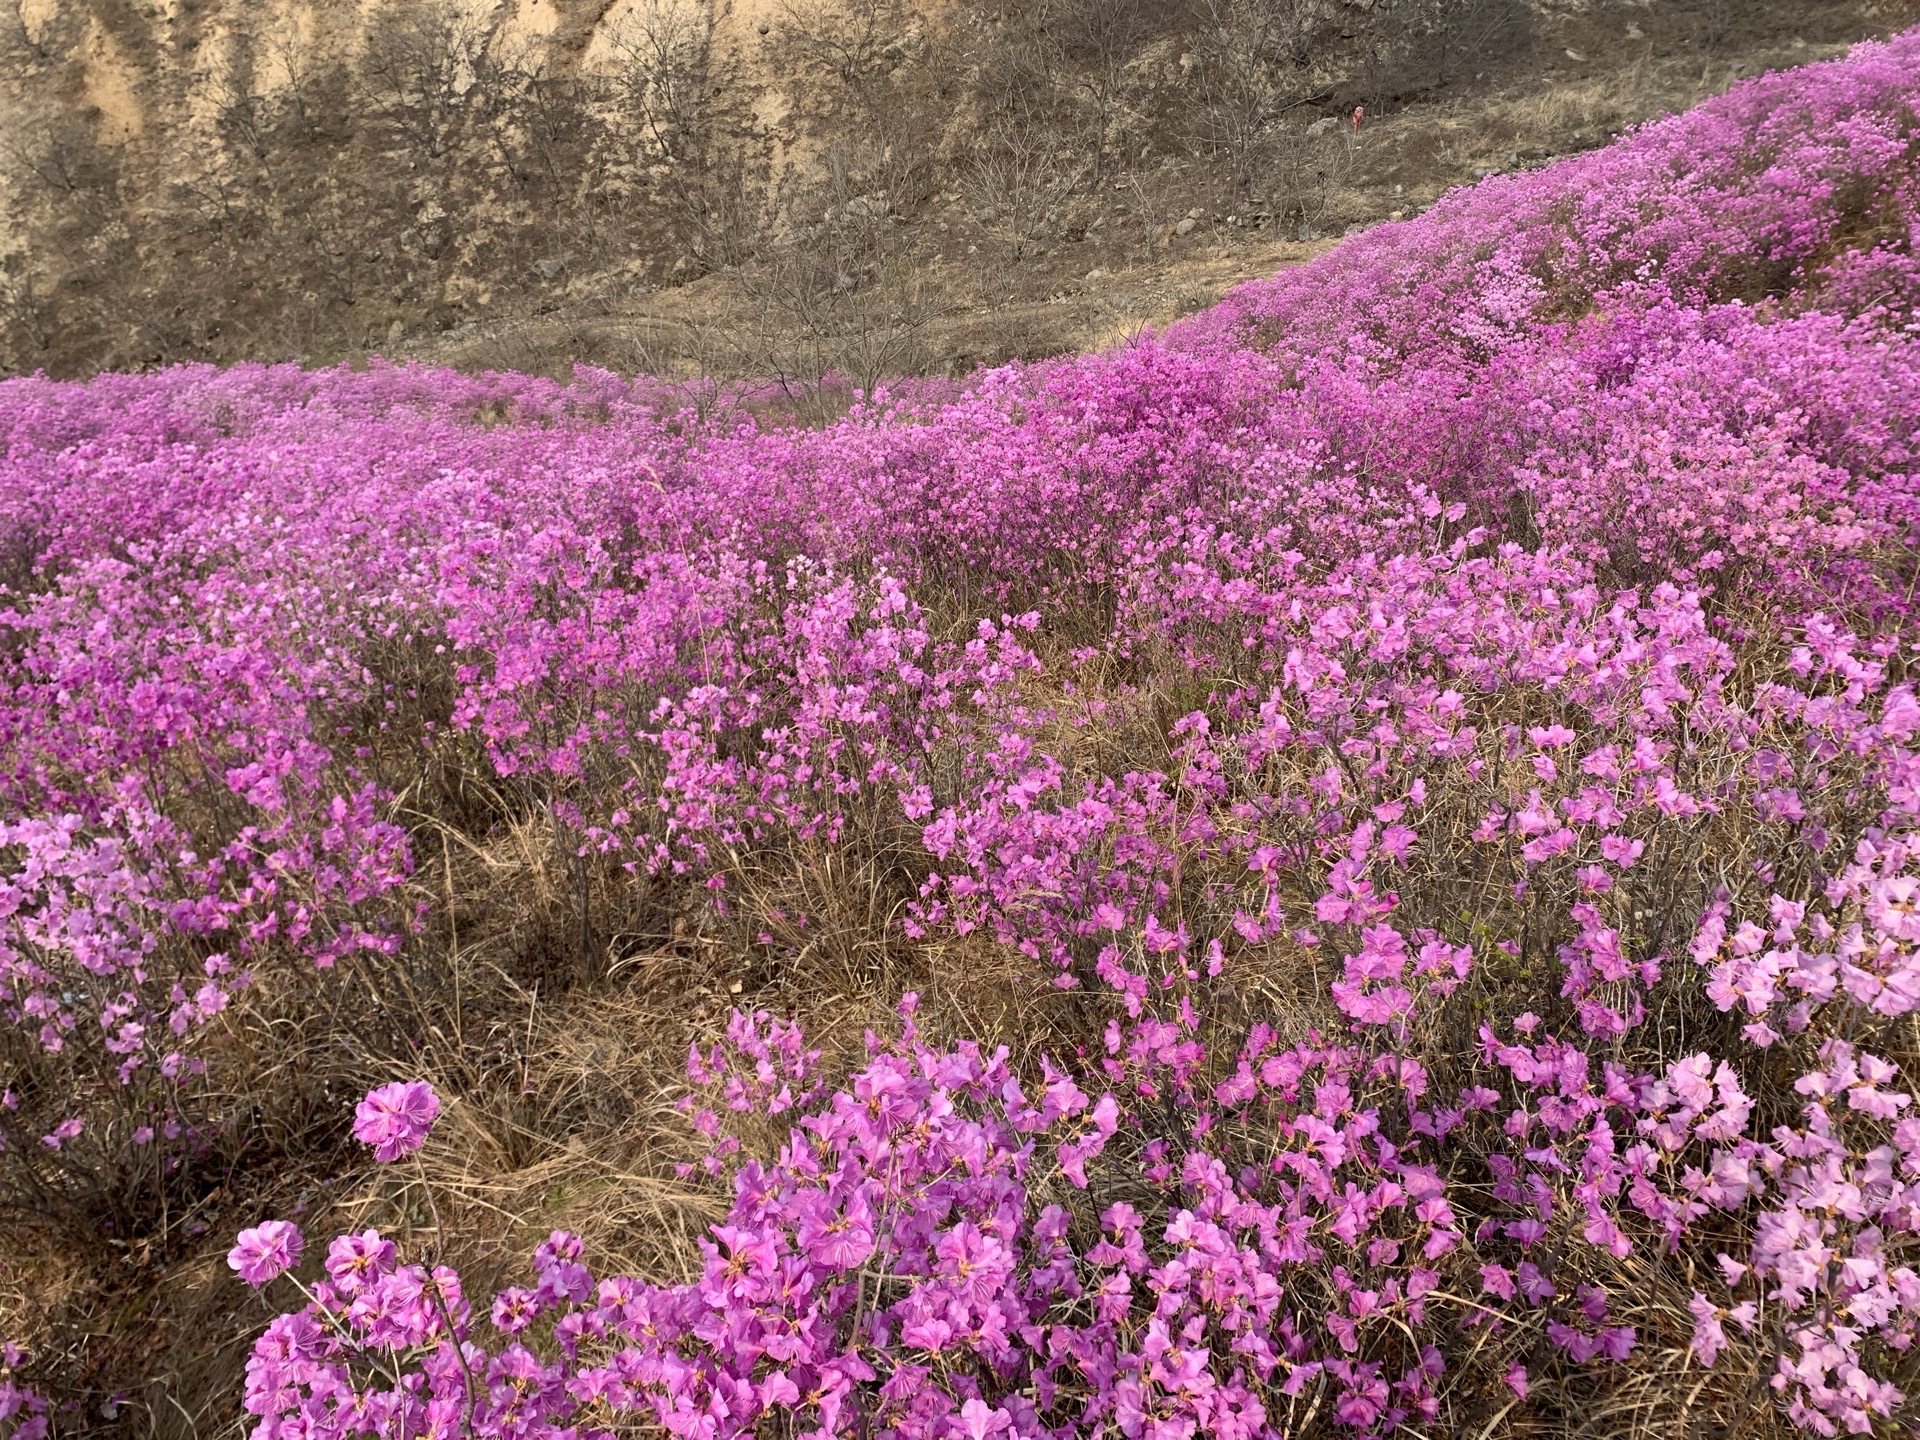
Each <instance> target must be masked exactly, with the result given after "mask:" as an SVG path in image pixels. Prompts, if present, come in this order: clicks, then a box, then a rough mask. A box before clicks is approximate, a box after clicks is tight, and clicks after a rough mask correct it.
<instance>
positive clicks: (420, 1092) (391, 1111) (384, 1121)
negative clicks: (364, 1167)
mask: <svg viewBox="0 0 1920 1440" xmlns="http://www.w3.org/2000/svg"><path fill="white" fill-rule="evenodd" d="M439 1114H440V1097H439V1096H438V1095H436V1094H434V1092H433V1086H431V1085H429V1084H428V1083H427V1082H426V1081H424V1080H396V1081H395V1082H394V1083H392V1084H391V1085H382V1086H381V1087H380V1088H379V1089H377V1090H369V1091H368V1092H367V1098H366V1099H364V1100H362V1101H361V1102H360V1104H359V1105H358V1106H357V1107H356V1108H355V1110H354V1112H353V1138H354V1139H356V1140H358V1141H360V1142H361V1143H362V1144H363V1145H371V1146H373V1153H374V1158H376V1159H378V1160H398V1159H399V1158H400V1157H401V1156H403V1155H411V1154H413V1152H414V1151H416V1150H418V1149H419V1148H420V1147H421V1146H422V1145H424V1144H426V1143H427V1132H428V1131H429V1130H431V1129H432V1128H433V1122H434V1120H435V1119H436V1118H437V1117H438V1116H439Z"/></svg>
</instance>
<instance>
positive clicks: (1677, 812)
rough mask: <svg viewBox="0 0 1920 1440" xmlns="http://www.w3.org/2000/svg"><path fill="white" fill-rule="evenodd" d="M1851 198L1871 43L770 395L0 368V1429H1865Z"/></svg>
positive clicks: (1898, 415) (1079, 1432)
mask: <svg viewBox="0 0 1920 1440" xmlns="http://www.w3.org/2000/svg"><path fill="white" fill-rule="evenodd" d="M1917 238H1920V33H1916V34H1912V35H1908V36H1905V37H1902V38H1899V39H1896V40H1894V41H1892V42H1891V43H1888V44H1885V45H1867V46H1863V47H1861V48H1860V49H1858V50H1856V51H1855V52H1854V53H1853V54H1852V55H1851V56H1850V57H1848V58H1846V59H1845V60H1842V61H1837V62H1833V63H1829V64H1823V65H1818V66H1813V67H1810V68H1807V69H1803V70H1799V71H1793V72H1787V73H1780V74H1773V75H1768V76H1763V77H1760V78H1758V79H1754V80H1751V81H1748V82H1746V83H1744V84H1742V85H1740V86H1739V87H1737V88H1736V89H1735V90H1733V91H1732V92H1730V93H1729V94H1727V95H1726V96H1724V97H1722V98H1720V99H1718V100H1715V101H1713V102H1710V103H1709V104H1707V105H1705V106H1703V107H1702V108H1700V109H1698V110H1696V111H1693V112H1690V113H1688V114H1686V115H1683V116H1680V117H1678V118H1675V119H1672V120H1668V121H1665V122H1662V123H1660V124H1657V125H1654V126H1651V127H1649V128H1646V129H1643V130H1641V131H1638V132H1636V133H1634V134H1632V135H1630V136H1627V137H1625V138H1623V139H1621V140H1619V141H1618V142H1616V143H1615V144H1613V145H1612V146H1611V147H1609V148H1607V149H1605V150H1601V151H1597V152H1594V153H1591V154H1588V155H1585V156H1581V157H1578V158H1575V159H1571V160H1566V161H1562V162H1560V163H1557V164H1555V165H1552V166H1550V167H1548V168H1545V169H1542V170H1539V171H1536V172H1533V173H1530V174H1518V175H1509V176H1499V177H1493V178H1490V179H1488V180H1486V181H1484V182H1482V183H1481V184H1479V185H1477V186H1475V187H1473V188H1471V189H1469V190H1463V191H1457V192H1454V193H1453V194H1451V195H1450V196H1448V197H1447V198H1446V199H1444V200H1442V201H1441V202H1440V203H1439V204H1438V205H1437V206H1435V207H1434V208H1433V209H1432V210H1431V211H1429V212H1428V213H1426V214H1425V215H1422V216H1420V217H1418V218H1416V219H1413V220H1409V221H1406V222H1403V223H1395V224H1388V225H1383V226H1380V227H1377V228H1375V229H1373V230H1370V231H1368V232H1366V233H1364V234H1361V235H1357V236H1354V237H1352V238H1349V239H1348V240H1347V241H1346V242H1344V243H1343V244H1341V245H1340V246H1339V247H1338V248H1336V249H1335V250H1333V251H1332V252H1330V253H1328V254H1327V255H1326V256H1324V257H1323V258H1321V259H1320V260H1318V261H1315V262H1314V263H1312V264H1309V265H1305V266H1301V267H1298V268H1296V269H1292V270H1289V271H1287V272H1284V273H1283V274H1281V275H1279V276H1277V277H1275V278H1274V279H1272V280H1270V281H1266V282H1262V283H1258V284H1255V285H1251V286H1248V287H1246V288H1244V289H1242V290H1240V291H1238V292H1236V293H1235V294H1233V295H1232V296H1230V297H1229V298H1228V300H1227V301H1226V302H1225V303H1223V304H1222V305H1220V306H1219V307H1217V308H1216V309H1214V310H1211V311H1208V312H1206V313H1204V314H1202V315H1199V316H1196V317H1194V318H1193V319H1191V320H1189V321H1186V322H1184V323H1182V324H1181V325H1179V326H1176V327H1175V328H1174V329H1172V330H1171V331H1169V332H1168V333H1165V334H1162V335H1159V336H1156V337H1150V338H1148V339H1146V340H1144V341H1142V342H1141V343H1139V344H1136V345H1133V346H1131V347H1128V348H1124V349H1120V350H1116V351H1113V352H1111V353H1106V354H1101V355H1095V356H1089V357H1084V358H1080V359H1075V360H1071V361H1060V362H1052V363H1048V364H1043V365H1030V366H1014V367H1009V368H1004V369H998V370H992V371H988V372H984V373H981V374H978V375H975V376H974V377H972V378H971V379H970V380H969V381H966V382H964V383H960V384H957V385H952V386H945V384H944V382H942V385H941V386H939V387H936V386H934V385H932V384H928V383H921V384H917V385H915V386H910V387H904V388H902V389H901V390H899V391H898V392H896V393H893V394H887V393H877V394H874V395H871V396H867V397H863V398H861V399H860V401H859V403H857V404H855V405H854V406H853V407H852V408H851V409H850V410H849V411H848V412H847V413H846V414H845V416H844V417H843V418H841V419H839V420H837V421H835V422H834V423H831V424H828V425H825V426H823V427H817V428H804V427H800V426H795V425H789V424H783V423H781V422H780V421H779V420H778V419H777V418H774V416H773V415H772V412H771V411H770V410H769V408H768V407H767V406H765V405H764V404H762V403H760V400H761V398H764V397H756V396H755V395H754V394H752V393H751V392H749V391H746V390H734V391H726V392H721V391H706V392H703V393H701V394H700V395H698V396H692V395H687V394H682V393H679V392H676V391H673V390H671V389H669V388H666V387H663V386H661V385H659V384H656V383H653V382H628V381H625V380H622V379H620V378H618V377H615V376H613V375H610V374H604V373H583V374H581V375H580V376H579V377H578V378H577V379H576V380H575V381H574V383H572V384H570V385H558V384H554V383H552V382H548V381H542V380H534V379H529V378H523V377H516V376H510V375H487V376H479V377H475V376H466V375H459V374H454V373H451V372H440V371H432V370H423V369H415V368H376V369H373V370H370V371H366V372H363V373H352V372H347V371H328V372H302V371H298V370H295V369H291V368H285V369H281V368H275V369H261V368H246V367H242V368H238V369H234V370H228V371H222V372H215V371H212V370H206V369H173V370H166V371H161V372H159V373H155V374H150V375H141V376H102V377H100V378H98V379H96V380H94V381H92V382H90V383H87V384H84V385H70V384H56V383H52V382H48V381H44V380H34V379H28V380H15V381H9V382H6V383H5V384H0V444H4V459H3V460H0V582H4V585H5V587H6V588H5V590H4V592H0V691H3V692H4V700H3V701H0V846H3V847H4V848H0V860H3V863H0V1009H3V1014H4V1021H5V1024H4V1026H0V1080H3V1081H4V1085H3V1086H0V1089H4V1095H0V1140H4V1148H0V1223H3V1225H4V1228H3V1229H0V1235H4V1237H5V1238H4V1241H3V1242H0V1258H4V1260H5V1262H6V1270H5V1272H4V1278H3V1279H0V1314H4V1316H5V1319H6V1323H7V1325H8V1326H9V1328H10V1334H11V1336H12V1338H13V1339H14V1340H15V1341H17V1342H18V1343H19V1344H20V1345H22V1346H24V1347H25V1352H24V1354H22V1353H20V1352H17V1351H14V1350H12V1349H9V1351H8V1352H7V1353H8V1357H9V1363H10V1364H11V1365H12V1366H13V1367H14V1368H13V1370H12V1372H11V1375H12V1378H11V1379H8V1380H6V1381H4V1382H0V1433H10V1434H11V1435H12V1436H14V1437H17V1440H33V1437H35V1436H37V1435H39V1434H42V1433H44V1432H45V1429H46V1427H47V1424H48V1422H49V1421H51V1423H52V1425H53V1427H54V1428H55V1430H59V1429H61V1428H62V1427H70V1428H72V1429H73V1430H74V1431H76V1432H80V1431H84V1430H86V1429H88V1428H89V1427H93V1428H99V1429H101V1430H102V1433H109V1432H110V1433H120V1432H119V1431H118V1430H112V1428H111V1422H112V1417H111V1416H108V1417H107V1418H106V1419H105V1420H102V1419H100V1418H99V1417H100V1416H102V1415H103V1414H104V1413H105V1411H107V1410H112V1411H114V1412H115V1413H120V1414H125V1413H126V1412H128V1411H130V1410H133V1409H135V1408H136V1407H144V1410H143V1412H142V1413H145V1414H147V1415H149V1416H150V1417H151V1422H152V1424H153V1426H154V1427H155V1428H154V1430H153V1433H156V1434H158V1433H181V1434H186V1433H188V1431H187V1430H186V1429H185V1428H184V1426H182V1425H181V1422H180V1420H179V1418H178V1417H177V1416H176V1415H174V1414H173V1413H172V1410H178V1411H179V1413H180V1414H182V1415H186V1414H189V1411H188V1409H187V1408H186V1406H185V1405H184V1404H176V1405H173V1407H172V1410H170V1409H169V1400H170V1398H175V1397H177V1398H178V1399H179V1400H180V1401H182V1402H185V1401H187V1400H188V1399H189V1394H191V1403H192V1404H193V1405H195V1406H198V1407H200V1408H198V1409H195V1410H193V1411H192V1412H191V1414H192V1415H196V1416H200V1417H204V1419H203V1420H201V1421H197V1422H196V1426H197V1428H196V1431H195V1432H194V1433H197V1434H201V1435H211V1434H251V1435H254V1436H258V1437H260V1440H345V1437H349V1436H362V1435H365V1436H379V1437H383V1440H384V1437H394V1440H402V1437H405V1440H426V1437H441V1436H469V1435H471V1436H484V1437H489V1440H492V1437H499V1440H508V1437H512V1440H520V1437H539V1440H598V1437H602V1436H611V1435H622V1436H624V1435H643V1434H644V1435H657V1434H660V1433H663V1432H664V1433H666V1434H669V1435H672V1436H675V1437H680V1440H736V1437H744V1436H748V1435H752V1436H760V1437H767V1440H775V1437H778V1440H801V1437H808V1440H826V1437H838V1436H846V1437H850V1440H851V1437H859V1440H991V1437H1004V1440H1095V1437H1110V1436H1119V1437H1124V1440H1195V1437H1200V1436H1205V1437H1209V1440H1269V1437H1272V1440H1278V1437H1281V1436H1287V1437H1294V1436H1303V1435H1326V1436H1342V1437H1354V1440H1360V1437H1380V1440H1384V1437H1386V1436H1388V1435H1390V1434H1400V1433H1412V1434H1416V1435H1433V1436H1455V1435H1459V1436H1472V1437H1481V1440H1486V1437H1492V1436H1499V1435H1523V1434H1562V1433H1567V1432H1569V1431H1571V1430H1573V1429H1575V1428H1579V1429H1581V1430H1583V1431H1586V1432H1590V1433H1592V1434H1594V1435H1602V1434H1605V1435H1613V1434H1623V1435H1624V1434H1626V1433H1628V1432H1632V1433H1635V1434H1638V1433H1642V1432H1644V1431H1648V1430H1658V1431H1667V1430H1669V1429H1670V1431H1671V1433H1681V1432H1682V1431H1683V1430H1687V1431H1689V1433H1691V1432H1690V1429H1689V1427H1703V1433H1704V1427H1718V1428H1715V1429H1714V1430H1713V1433H1716V1434H1722V1435H1735V1434H1739V1435H1774V1434H1781V1435H1784V1434H1788V1433H1794V1432H1802V1433H1807V1434H1813V1435H1840V1434H1884V1435H1892V1434H1896V1433H1909V1432H1910V1430H1911V1427H1912V1426H1913V1424H1914V1423H1915V1421H1916V1419H1917V1418H1920V1351H1917V1350H1916V1346H1915V1340H1916V1336H1917V1335H1920V1106H1916V1105H1915V1104H1914V1092H1913V1088H1912V1087H1913V1070H1914V1067H1915V1066H1916V1065H1920V1031H1916V1023H1917V1022H1916V1018H1915V1012H1916V1011H1917V1010H1920V698H1917V697H1916V694H1915V690H1914V671H1915V669H1916V667H1917V666H1920V623H1917V621H1916V615H1917V614H1920V612H1917V611H1916V603H1917V601H1916V593H1915V590H1916V584H1920V561H1917V559H1916V552H1915V549H1914V545H1915V541H1916V538H1917V532H1920V477H1916V475H1915V463H1916V454H1915V448H1914V447H1915V444H1916V440H1915V429H1916V425H1920V341H1917V338H1916V337H1920V254H1917V253H1916V245H1915V241H1916V239H1917ZM695 399H698V401H699V404H697V405H695V404H694V403H693V401H694V400H695ZM647 1006H652V1007H653V1008H652V1009H650V1010H644V1007H647ZM635 1007H642V1008H638V1009H637V1008H635ZM643 1010H644V1014H645V1015H646V1016H647V1017H650V1018H647V1019H646V1023H645V1024H644V1025H643V1024H641V1023H639V1020H638V1019H637V1018H636V1017H638V1016H640V1015H642V1013H643ZM663 1056H664V1057H666V1059H670V1060H671V1062H672V1063H671V1064H670V1065H669V1064H667V1063H664V1061H663V1059H662V1057H663ZM529 1176H533V1177H534V1178H533V1179H531V1180H529V1179H528V1178H527V1177H529ZM569 1207H571V1208H569ZM576 1232H578V1233H576ZM236 1237H237V1238H236ZM229 1251H230V1254H229ZM52 1277H58V1278H59V1284H58V1285H55V1284H54V1283H53V1279H52ZM249 1287H252V1288H254V1289H257V1290H258V1291H259V1294H260V1295H261V1296H262V1297H264V1300H265V1301H266V1305H265V1307H264V1308H262V1306H261V1305H260V1303H259V1301H257V1300H255V1299H254V1298H253V1297H252V1296H251V1295H249V1294H248V1290H249ZM130 1294H134V1295H145V1296H147V1297H149V1299H148V1300H146V1301H143V1302H142V1304H141V1305H136V1306H133V1307H131V1309H130V1308H129V1306H128V1303H127V1302H126V1297H127V1296H128V1295H130ZM189 1294H191V1295H192V1296H193V1297H195V1298H194V1299H193V1301H192V1303H193V1304H194V1305H197V1306H199V1307H200V1308H199V1309H198V1310H194V1311H191V1312H189V1311H188V1310H185V1309H181V1308H178V1307H181V1306H185V1305H186V1304H187V1303H188V1302H187V1300H186V1299H185V1298H183V1297H186V1296H188V1295H189ZM153 1296H160V1297H163V1298H161V1299H159V1300H153V1299H152V1298H151V1297H153ZM142 1305H143V1306H146V1307H147V1308H145V1309H143V1308H142ZM168 1306H174V1307H176V1308H174V1309H168V1308H167V1307H168ZM155 1307H157V1308H155ZM190 1314H191V1316H197V1317H199V1318H197V1319H189V1318H183V1317H188V1316H189V1315H190ZM130 1315H131V1316H134V1317H136V1318H132V1319H130V1318H128V1317H129V1316H130ZM140 1316H146V1317H148V1318H145V1319H141V1318H138V1317H140ZM155 1317H158V1318H155ZM168 1317H171V1318H168ZM209 1317H212V1318H209ZM103 1336H104V1337H106V1338H105V1339H102V1338H101V1337H103ZM76 1337H80V1338H76ZM156 1337H157V1338H156ZM222 1337H224V1338H222ZM216 1340H218V1342H219V1343H218V1344H216ZM143 1345H144V1347H145V1348H142V1347H143ZM196 1346H199V1347H200V1348H199V1349H197V1350H196V1349H195V1347H196ZM223 1347H224V1348H223ZM203 1355H204V1357H208V1358H204V1361H203V1360H202V1358H200V1357H202V1356H203ZM222 1356H224V1357H226V1358H224V1359H223V1358H220V1357H222ZM183 1357H185V1358H183ZM194 1365H199V1366H200V1367H201V1368H198V1369H194V1368H192V1366H194ZM168 1367H171V1368H168ZM183 1367H184V1368H183ZM63 1417H64V1418H63ZM121 1423H122V1425H123V1426H124V1424H126V1423H129V1422H125V1421H123V1422H121ZM8 1426H11V1427H12V1429H11V1431H10V1432H9V1431H8V1430H7V1428H6V1427H8ZM169 1426H171V1427H174V1428H173V1429H172V1430H168V1429H167V1428H166V1427H169Z"/></svg>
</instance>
